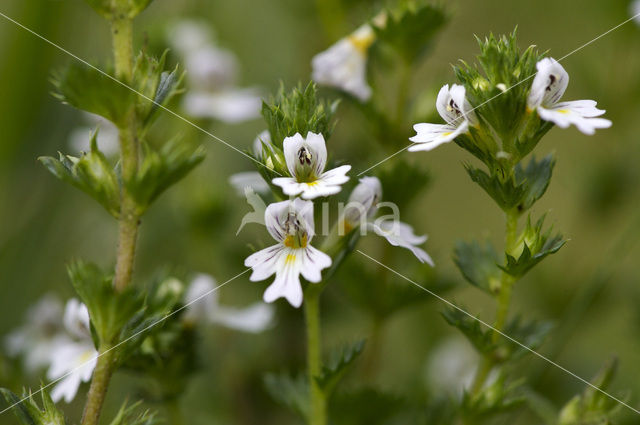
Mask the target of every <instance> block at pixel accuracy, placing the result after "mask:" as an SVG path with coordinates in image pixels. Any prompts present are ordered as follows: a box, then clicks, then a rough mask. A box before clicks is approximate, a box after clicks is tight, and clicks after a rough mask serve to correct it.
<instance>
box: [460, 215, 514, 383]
mask: <svg viewBox="0 0 640 425" xmlns="http://www.w3.org/2000/svg"><path fill="white" fill-rule="evenodd" d="M505 233H506V236H505V252H506V253H511V252H513V250H514V249H515V244H516V241H517V238H518V213H517V212H516V211H509V212H507V213H506V232H505ZM514 283H515V280H514V278H513V277H512V276H510V275H509V274H507V273H506V272H503V273H502V279H501V282H500V292H499V294H498V307H497V312H496V321H495V323H494V325H493V327H494V328H495V329H496V330H498V331H502V330H503V329H504V326H505V324H506V322H507V317H508V315H509V307H510V305H511V295H512V292H513V291H512V290H513V284H514ZM499 338H500V333H498V332H494V333H493V335H492V340H493V342H497V341H498V339H499ZM494 365H495V359H493V358H491V357H489V356H484V358H483V359H482V363H481V364H480V367H479V368H478V372H477V373H476V376H475V378H474V380H473V384H472V385H471V394H477V393H478V392H479V391H480V390H481V389H482V387H483V386H484V383H485V382H486V380H487V378H488V376H489V373H490V372H491V369H493V366H494Z"/></svg>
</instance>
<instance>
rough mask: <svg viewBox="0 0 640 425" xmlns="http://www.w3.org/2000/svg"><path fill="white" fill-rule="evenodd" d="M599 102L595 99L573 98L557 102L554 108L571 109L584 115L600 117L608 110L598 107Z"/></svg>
mask: <svg viewBox="0 0 640 425" xmlns="http://www.w3.org/2000/svg"><path fill="white" fill-rule="evenodd" d="M597 104H598V103H597V102H596V101H595V100H572V101H569V102H560V103H557V104H555V105H554V107H553V109H571V110H572V111H574V112H576V113H578V114H579V115H581V116H583V117H587V118H592V117H599V116H600V115H602V114H604V113H605V112H606V111H605V110H603V109H598V108H596V105H597Z"/></svg>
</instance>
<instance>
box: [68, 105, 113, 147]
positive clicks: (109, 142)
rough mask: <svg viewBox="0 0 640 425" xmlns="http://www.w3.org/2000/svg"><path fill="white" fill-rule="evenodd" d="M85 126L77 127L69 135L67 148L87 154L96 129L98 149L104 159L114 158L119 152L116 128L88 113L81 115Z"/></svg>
mask: <svg viewBox="0 0 640 425" xmlns="http://www.w3.org/2000/svg"><path fill="white" fill-rule="evenodd" d="M83 115H84V117H85V118H86V121H87V125H86V126H82V127H78V128H76V129H74V130H72V131H71V134H70V135H69V146H70V147H71V149H73V150H74V151H76V152H88V151H89V150H90V149H91V134H92V133H93V132H94V131H95V130H96V129H97V130H98V136H97V139H96V142H97V145H98V149H100V152H102V153H103V154H104V155H105V156H106V157H114V156H116V155H117V154H118V152H120V144H119V141H118V128H117V127H116V126H115V125H114V124H113V123H112V122H111V121H109V120H107V119H105V118H102V117H101V116H99V115H96V114H92V113H89V112H85V113H83Z"/></svg>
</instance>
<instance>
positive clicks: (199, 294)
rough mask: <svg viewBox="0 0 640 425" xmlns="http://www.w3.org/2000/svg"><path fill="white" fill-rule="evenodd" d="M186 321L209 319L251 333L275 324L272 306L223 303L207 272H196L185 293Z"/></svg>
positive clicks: (207, 320) (205, 320) (209, 321)
mask: <svg viewBox="0 0 640 425" xmlns="http://www.w3.org/2000/svg"><path fill="white" fill-rule="evenodd" d="M184 302H185V304H187V306H188V307H187V312H186V313H185V316H184V319H185V320H186V321H187V322H194V323H195V322H207V323H212V324H217V325H222V326H224V327H227V328H229V329H234V330H238V331H242V332H248V333H260V332H262V331H264V330H265V329H268V328H269V327H271V326H272V325H273V317H274V310H273V307H272V306H270V305H268V304H265V303H263V302H257V303H254V304H251V305H250V306H248V307H245V308H237V307H228V306H223V305H221V304H220V301H219V297H218V292H217V291H216V281H215V279H214V278H213V277H212V276H210V275H207V274H199V275H197V276H196V277H195V278H194V279H193V280H192V281H191V283H190V284H189V287H188V288H187V292H186V294H185V296H184Z"/></svg>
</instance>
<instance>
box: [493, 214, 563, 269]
mask: <svg viewBox="0 0 640 425" xmlns="http://www.w3.org/2000/svg"><path fill="white" fill-rule="evenodd" d="M544 219H545V217H544V216H542V217H541V218H540V219H539V220H538V221H537V222H536V224H535V225H532V224H531V216H529V218H528V220H527V227H526V229H525V230H524V231H523V232H522V234H521V235H520V237H519V239H518V248H517V252H518V251H519V252H520V254H519V255H518V258H517V259H516V257H515V256H516V255H517V254H516V253H513V252H512V253H507V254H506V257H507V264H506V265H505V266H500V268H501V269H502V270H504V271H505V272H506V273H508V274H510V275H511V276H514V277H521V276H523V275H524V274H525V273H527V272H528V271H529V270H530V269H531V268H532V267H534V266H535V265H536V264H538V263H539V262H540V261H542V260H543V259H544V258H545V257H547V256H548V255H550V254H554V253H556V252H558V250H560V248H562V246H563V245H564V244H565V243H566V242H567V241H566V240H565V239H563V237H562V235H560V234H557V235H555V236H553V237H551V232H552V230H553V229H552V228H549V229H548V230H547V231H546V232H543V231H542V227H543V224H544Z"/></svg>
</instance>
